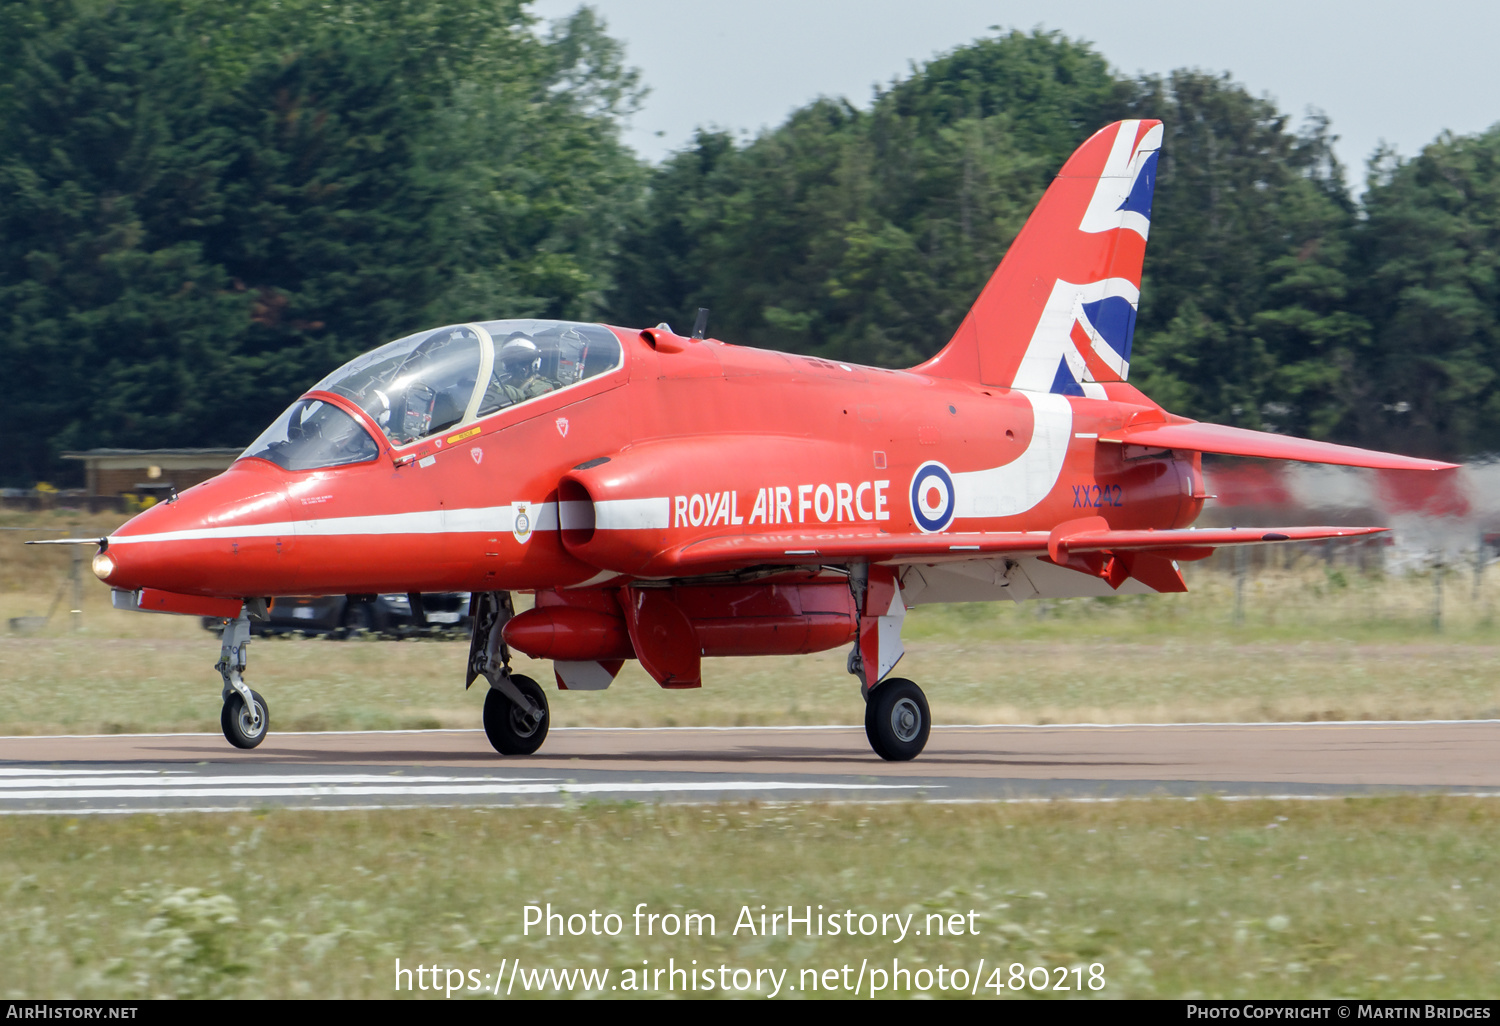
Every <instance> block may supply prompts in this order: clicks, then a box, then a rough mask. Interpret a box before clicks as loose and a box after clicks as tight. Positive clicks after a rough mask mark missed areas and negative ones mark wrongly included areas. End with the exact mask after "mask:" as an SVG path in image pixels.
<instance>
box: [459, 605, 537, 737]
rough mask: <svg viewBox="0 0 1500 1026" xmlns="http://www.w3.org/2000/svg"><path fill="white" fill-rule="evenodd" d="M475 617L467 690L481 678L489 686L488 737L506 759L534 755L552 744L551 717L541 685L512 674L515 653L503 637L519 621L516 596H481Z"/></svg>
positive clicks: (472, 615) (472, 609)
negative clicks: (548, 742)
mask: <svg viewBox="0 0 1500 1026" xmlns="http://www.w3.org/2000/svg"><path fill="white" fill-rule="evenodd" d="M469 613H470V616H469V619H470V620H471V621H472V622H473V624H474V634H473V637H472V638H471V639H470V641H469V670H468V679H467V680H466V681H465V683H464V686H465V687H468V686H469V685H470V684H473V683H474V681H475V679H476V678H478V677H481V676H482V677H484V679H485V680H487V681H489V684H490V693H489V694H487V695H485V696H484V735H485V737H487V738H489V739H490V744H491V745H492V746H493V747H494V749H495V751H497V752H499V753H500V754H501V755H530V754H532V753H533V752H535V751H536V750H537V749H538V748H540V747H542V742H543V741H545V740H547V726H548V724H549V723H550V722H551V715H550V713H549V712H548V709H547V694H546V692H544V691H543V690H542V688H541V685H539V684H538V683H537V682H536V681H534V680H532V679H531V678H530V677H525V676H522V675H521V674H519V673H511V672H510V649H509V648H508V647H507V646H506V644H505V638H504V637H503V636H502V635H501V631H503V630H504V629H505V625H506V624H507V623H508V622H509V621H510V618H511V617H512V616H514V615H515V608H514V607H513V606H512V605H511V601H510V592H507V591H487V592H481V593H478V594H476V595H475V596H474V598H473V604H472V606H471V607H470V610H469Z"/></svg>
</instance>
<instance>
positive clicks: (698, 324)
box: [693, 306, 708, 338]
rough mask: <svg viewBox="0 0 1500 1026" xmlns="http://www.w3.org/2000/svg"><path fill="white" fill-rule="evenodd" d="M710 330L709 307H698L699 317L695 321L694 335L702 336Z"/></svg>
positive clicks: (695, 336)
mask: <svg viewBox="0 0 1500 1026" xmlns="http://www.w3.org/2000/svg"><path fill="white" fill-rule="evenodd" d="M707 330H708V307H706V306H700V307H699V308H698V319H697V320H696V321H694V322H693V337H694V338H702V337H703V333H704V332H706V331H707Z"/></svg>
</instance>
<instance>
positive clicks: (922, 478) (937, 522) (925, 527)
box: [911, 460, 955, 534]
mask: <svg viewBox="0 0 1500 1026" xmlns="http://www.w3.org/2000/svg"><path fill="white" fill-rule="evenodd" d="M954 505H955V503H954V501H953V475H952V474H950V473H948V468H947V467H945V466H943V465H942V464H941V463H938V462H936V461H935V460H934V461H930V462H928V463H924V464H922V465H921V466H920V467H918V468H917V472H916V473H915V474H913V475H912V476H911V516H912V519H913V520H915V521H916V523H917V527H918V528H920V529H921V530H922V532H923V533H925V534H935V533H937V532H938V531H941V530H943V529H944V528H946V527H947V526H948V525H949V524H951V523H952V522H953V507H954Z"/></svg>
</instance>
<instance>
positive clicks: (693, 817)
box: [0, 797, 1500, 998]
mask: <svg viewBox="0 0 1500 1026" xmlns="http://www.w3.org/2000/svg"><path fill="white" fill-rule="evenodd" d="M1497 844H1500V805H1496V804H1495V803H1494V802H1493V801H1488V800H1483V799H1459V798H1437V797H1430V798H1415V797H1394V798H1378V799H1371V798H1355V799H1346V800H1336V801H1326V802H1309V803H1298V802H1269V801H1247V802H1222V801H1215V800H1203V801H1197V802H1184V801H1171V800H1155V801H1129V802H1120V803H1114V804H1082V803H1046V804H1035V805H959V806H953V805H949V806H939V805H921V804H891V805H872V806H857V805H837V806H829V805H792V806H784V807H768V806H757V805H708V806H650V805H600V804H590V805H581V806H577V807H572V808H563V809H557V808H551V809H542V808H530V809H488V810H479V809H473V810H452V809H430V810H408V811H395V810H389V811H372V812H344V813H321V812H307V811H275V812H269V813H264V814H250V813H245V814H232V815H196V814H184V815H165V816H131V817H96V818H91V819H82V820H69V819H67V818H65V817H61V816H47V817H35V818H33V817H6V818H4V819H0V894H3V895H5V902H4V904H5V908H6V915H5V916H4V917H3V919H0V980H3V981H4V983H3V985H0V989H3V990H4V991H5V993H6V996H7V997H37V996H43V995H45V996H50V997H77V998H105V997H118V998H136V997H142V998H144V997H161V996H259V997H291V996H316V997H388V996H392V995H394V994H395V993H396V990H395V980H396V977H395V968H396V966H395V961H396V959H397V958H400V959H401V962H402V965H403V967H415V966H417V965H419V964H420V965H424V966H434V965H436V966H440V967H442V968H444V969H449V968H453V969H462V970H465V971H467V970H470V969H473V970H477V971H478V973H479V976H478V977H477V979H480V980H483V979H484V974H485V973H490V974H492V976H493V974H494V973H496V972H498V971H500V970H501V968H502V959H506V960H514V959H520V960H521V965H522V967H523V970H525V971H529V970H532V969H536V970H540V969H547V968H550V969H568V970H571V969H575V968H592V969H597V970H602V969H609V970H610V971H611V976H610V980H609V983H613V984H615V985H618V984H619V982H621V981H622V980H623V976H622V972H623V970H625V969H628V968H638V967H642V966H643V964H645V963H649V964H650V965H651V966H657V967H665V966H667V965H668V959H674V960H675V964H676V965H678V966H681V965H684V964H689V965H691V962H692V960H693V959H697V960H698V965H700V966H711V967H718V966H720V965H724V966H727V967H728V968H729V969H730V970H733V969H735V968H745V969H750V970H752V971H754V970H756V969H770V970H773V971H778V972H779V971H781V970H787V974H786V976H785V977H784V983H790V984H792V985H793V986H797V985H798V984H799V983H801V984H804V985H805V984H806V983H807V979H806V978H805V977H803V976H802V971H803V970H805V969H816V970H819V971H822V970H826V969H838V968H840V967H842V966H844V965H850V966H851V967H858V966H859V965H860V964H861V960H868V964H869V965H871V966H885V967H890V966H891V960H892V959H895V958H899V959H900V960H901V961H900V964H901V965H902V966H905V967H907V968H908V969H911V970H918V969H928V970H931V971H933V972H934V973H935V971H936V969H937V968H938V966H939V965H940V964H941V965H943V966H945V967H947V968H948V969H949V970H951V969H952V968H954V967H966V968H967V971H969V972H970V973H972V972H974V970H975V969H976V968H977V964H978V962H979V960H980V959H984V960H985V963H986V966H988V967H994V966H1001V967H1004V968H1003V971H1002V974H1001V977H1000V979H1001V980H1002V982H1003V981H1005V980H1008V978H1009V966H1010V965H1011V964H1013V963H1020V964H1021V965H1023V966H1025V967H1027V968H1031V967H1036V966H1046V967H1048V968H1050V969H1052V970H1054V972H1055V970H1056V969H1057V968H1068V967H1080V968H1081V969H1082V972H1083V974H1084V976H1085V977H1087V974H1088V971H1089V970H1088V967H1089V966H1091V965H1093V964H1095V963H1098V964H1100V965H1101V966H1102V967H1103V969H1102V973H1103V976H1104V978H1105V980H1106V981H1107V983H1106V986H1105V988H1104V990H1102V991H1100V992H1097V996H1102V997H1111V998H1118V997H1186V996H1209V997H1257V998H1267V997H1289V998H1296V997H1366V998H1381V997H1487V996H1493V995H1494V993H1495V979H1496V971H1497V969H1500V929H1497V927H1496V915H1495V912H1496V909H1497V903H1500V878H1497V876H1496V875H1495V874H1494V873H1493V872H1492V871H1491V867H1490V856H1491V853H1492V852H1493V851H1494V850H1495V848H1496V846H1497ZM549 902H550V903H551V904H552V906H553V910H554V911H558V912H561V913H563V914H565V915H566V914H571V913H574V912H578V913H583V914H585V915H586V914H587V913H589V912H590V911H591V910H598V911H599V912H600V913H601V915H602V914H604V913H608V912H615V913H618V914H619V915H620V916H621V917H622V923H623V929H622V930H621V931H620V934H619V936H616V937H608V936H570V937H562V936H558V935H557V934H556V931H554V935H553V936H551V937H547V936H542V935H539V934H538V930H537V928H532V930H531V931H530V934H529V935H527V934H526V933H525V932H524V931H523V906H524V905H526V904H530V903H534V904H538V905H542V906H545V905H546V904H547V903H549ZM642 902H644V903H646V906H647V911H648V912H657V913H662V914H666V913H677V914H678V915H682V914H685V913H687V912H699V913H709V914H712V915H713V916H714V917H715V923H714V926H715V930H714V932H713V934H712V935H705V936H702V937H696V936H695V937H691V938H689V937H683V936H677V937H663V936H660V935H659V934H658V935H655V936H650V937H646V936H636V935H635V932H634V929H633V928H632V925H631V924H632V919H631V913H632V912H633V910H634V909H635V908H636V906H637V905H638V903H642ZM761 905H766V906H767V907H768V910H770V911H776V910H778V909H781V908H784V907H785V906H787V905H791V906H794V907H795V908H796V909H797V910H798V912H799V914H800V911H801V909H803V908H804V907H805V906H808V905H811V906H813V908H814V909H816V908H817V906H818V905H822V906H824V912H825V913H829V912H839V913H841V914H842V912H843V911H844V910H846V909H847V910H853V911H854V912H855V913H856V917H857V916H858V915H860V914H864V913H873V914H876V915H884V914H890V913H895V914H902V915H905V914H912V915H913V916H914V919H913V920H912V925H913V926H914V927H916V928H918V929H920V928H921V926H922V925H923V924H924V923H926V922H927V920H926V916H927V915H928V914H931V913H942V914H943V915H944V917H945V918H946V917H948V916H951V915H954V914H959V915H962V916H965V917H966V916H967V914H968V913H969V912H970V911H973V912H975V914H976V915H975V918H974V919H973V920H972V922H973V924H974V926H975V927H976V928H977V935H972V936H971V935H968V933H967V930H966V931H965V934H964V935H962V936H952V935H949V936H930V935H929V936H913V935H909V936H908V937H907V938H906V939H905V940H902V941H897V940H896V939H895V935H894V930H895V927H894V925H892V926H891V927H890V929H891V930H892V931H893V932H892V934H891V935H888V936H886V937H881V936H878V935H877V936H857V937H848V936H838V937H833V936H827V935H825V936H823V937H816V936H814V937H804V936H801V935H799V936H796V937H792V938H788V937H787V936H785V930H784V928H783V929H782V930H781V932H780V933H779V934H778V935H777V936H761V935H759V931H758V930H757V932H756V933H755V934H751V933H749V932H748V931H746V930H744V929H741V930H740V931H739V933H738V934H736V933H735V932H734V927H735V924H736V920H737V919H738V917H739V915H740V910H741V908H742V907H748V908H749V909H750V910H751V913H752V915H753V916H754V917H756V922H757V926H758V924H759V919H758V917H759V914H760V906H761ZM856 921H857V919H856ZM966 923H967V920H966ZM511 964H513V963H512V962H507V963H505V965H506V966H507V967H508V966H509V965H511ZM989 972H990V970H989V969H988V968H987V969H985V970H984V975H985V979H986V980H988V979H989V978H990V976H989ZM1051 978H1053V979H1055V976H1053V977H1051ZM470 979H475V978H470V977H463V978H462V983H463V984H464V985H466V986H467V985H468V984H469V980H470ZM851 979H852V977H851ZM1070 980H1071V977H1070ZM525 982H526V977H525V976H524V975H523V976H522V983H523V987H522V988H521V989H518V990H517V991H515V995H516V996H519V995H521V994H523V993H528V992H526V991H525V990H524V984H525ZM607 985H608V984H606V988H607ZM766 985H767V986H769V980H767V981H766ZM485 986H486V987H488V986H489V984H485ZM867 986H868V985H867ZM663 989H665V983H663ZM557 992H559V991H558V988H557V987H556V986H555V980H553V981H552V983H551V985H541V986H539V987H538V988H537V989H536V990H534V991H530V992H529V993H531V994H533V995H535V994H538V993H541V994H552V993H557ZM580 992H581V988H580ZM606 993H609V994H610V995H611V996H625V995H624V994H623V993H621V992H611V991H608V990H607V989H606ZM713 993H714V995H715V996H717V993H718V992H717V991H716V992H713ZM752 993H753V992H752ZM783 993H784V995H785V996H794V997H808V996H814V995H813V994H812V993H809V992H808V991H807V990H805V989H798V990H795V991H793V990H784V991H783ZM818 993H819V994H825V993H826V992H824V991H821V990H820V991H818ZM933 993H934V994H935V995H940V994H941V993H942V992H940V991H936V990H934V991H933ZM979 993H981V994H989V993H990V992H989V991H987V990H985V989H984V986H983V981H981V985H980V988H979ZM1002 993H1003V995H1004V996H1023V995H1025V994H1032V993H1033V992H1030V991H1027V992H1022V994H1017V993H1015V992H1012V991H1010V990H1003V991H1002ZM413 996H418V997H433V996H434V995H433V993H432V992H431V991H428V992H427V993H425V994H424V993H422V992H420V991H419V992H416V993H415V994H414V995H413ZM457 996H458V995H457V994H455V997H457ZM482 996H484V995H482ZM1052 996H1074V997H1076V996H1078V994H1077V993H1076V992H1075V993H1070V994H1068V995H1056V994H1054V995H1052ZM1083 996H1095V993H1094V992H1085V994H1084V995H1083Z"/></svg>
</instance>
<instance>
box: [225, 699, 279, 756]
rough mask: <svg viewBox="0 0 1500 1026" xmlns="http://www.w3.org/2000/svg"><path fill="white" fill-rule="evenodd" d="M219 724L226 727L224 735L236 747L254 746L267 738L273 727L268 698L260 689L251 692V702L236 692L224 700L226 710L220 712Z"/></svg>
mask: <svg viewBox="0 0 1500 1026" xmlns="http://www.w3.org/2000/svg"><path fill="white" fill-rule="evenodd" d="M219 726H221V727H222V728H224V737H225V738H227V739H228V741H229V743H230V744H232V745H234V747H236V748H254V747H255V746H256V745H258V744H260V743H261V742H262V741H264V740H265V738H266V733H267V732H268V731H269V730H270V727H271V714H270V712H269V710H268V709H267V708H266V700H265V699H264V698H262V697H261V696H260V692H259V691H252V692H250V704H249V705H246V704H245V700H244V699H243V698H241V697H240V695H239V693H238V692H236V693H234V694H232V695H230V696H229V698H228V699H227V700H226V701H225V702H224V711H223V712H222V713H220V714H219Z"/></svg>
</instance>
